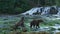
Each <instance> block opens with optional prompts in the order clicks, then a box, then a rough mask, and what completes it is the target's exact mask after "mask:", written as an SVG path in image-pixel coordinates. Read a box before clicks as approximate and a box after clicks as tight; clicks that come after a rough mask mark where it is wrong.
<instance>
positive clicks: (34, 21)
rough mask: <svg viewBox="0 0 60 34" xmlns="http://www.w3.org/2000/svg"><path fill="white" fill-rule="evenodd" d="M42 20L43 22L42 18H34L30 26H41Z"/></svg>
mask: <svg viewBox="0 0 60 34" xmlns="http://www.w3.org/2000/svg"><path fill="white" fill-rule="evenodd" d="M41 22H43V20H42V19H40V20H35V19H34V20H33V21H31V23H30V28H32V27H35V26H36V27H35V28H39V23H41Z"/></svg>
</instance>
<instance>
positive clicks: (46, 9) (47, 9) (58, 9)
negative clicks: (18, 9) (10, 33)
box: [22, 6, 60, 15]
mask: <svg viewBox="0 0 60 34" xmlns="http://www.w3.org/2000/svg"><path fill="white" fill-rule="evenodd" d="M51 7H54V8H55V9H56V10H57V11H58V13H57V14H56V15H60V8H59V7H57V6H48V7H35V8H32V9H30V10H28V11H26V12H25V13H22V14H27V13H29V15H32V14H33V13H35V12H37V10H38V11H39V12H41V11H42V13H41V15H45V14H46V15H48V13H49V11H50V9H51Z"/></svg>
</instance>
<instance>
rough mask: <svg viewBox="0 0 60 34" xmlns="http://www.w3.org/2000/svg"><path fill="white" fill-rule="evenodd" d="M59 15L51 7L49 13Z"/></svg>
mask: <svg viewBox="0 0 60 34" xmlns="http://www.w3.org/2000/svg"><path fill="white" fill-rule="evenodd" d="M57 13H58V10H57V9H56V8H54V7H51V8H50V11H49V14H57Z"/></svg>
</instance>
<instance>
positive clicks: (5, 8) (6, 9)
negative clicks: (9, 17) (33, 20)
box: [0, 0, 60, 14]
mask: <svg viewBox="0 0 60 34" xmlns="http://www.w3.org/2000/svg"><path fill="white" fill-rule="evenodd" d="M59 3H60V0H0V14H20V13H23V12H26V11H27V10H29V9H31V8H33V7H41V6H42V7H44V6H53V5H55V6H60V4H59Z"/></svg>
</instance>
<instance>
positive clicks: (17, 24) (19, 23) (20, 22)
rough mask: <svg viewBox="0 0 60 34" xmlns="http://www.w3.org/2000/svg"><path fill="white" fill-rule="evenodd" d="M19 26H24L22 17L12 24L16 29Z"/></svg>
mask: <svg viewBox="0 0 60 34" xmlns="http://www.w3.org/2000/svg"><path fill="white" fill-rule="evenodd" d="M19 26H21V27H25V26H24V17H22V18H21V20H20V21H19V22H18V23H16V24H15V25H14V27H13V29H15V30H16V29H17V28H18V27H19Z"/></svg>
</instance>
